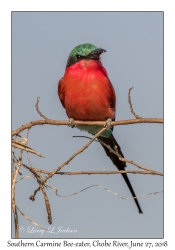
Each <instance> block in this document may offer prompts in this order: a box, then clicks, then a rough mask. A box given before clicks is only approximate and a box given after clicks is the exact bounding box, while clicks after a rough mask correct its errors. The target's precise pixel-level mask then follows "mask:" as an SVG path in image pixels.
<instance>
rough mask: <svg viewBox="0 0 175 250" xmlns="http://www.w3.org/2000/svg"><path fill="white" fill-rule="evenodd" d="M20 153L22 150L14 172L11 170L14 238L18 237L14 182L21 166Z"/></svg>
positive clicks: (20, 155)
mask: <svg viewBox="0 0 175 250" xmlns="http://www.w3.org/2000/svg"><path fill="white" fill-rule="evenodd" d="M22 153H23V151H22V150H21V151H20V154H19V161H18V165H17V168H16V172H15V173H14V172H13V176H12V210H13V214H14V220H15V237H16V238H19V223H18V214H17V210H16V202H15V183H16V178H17V176H18V173H19V169H20V167H21V161H22Z"/></svg>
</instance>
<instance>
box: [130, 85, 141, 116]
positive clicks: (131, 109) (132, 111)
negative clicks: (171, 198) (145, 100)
mask: <svg viewBox="0 0 175 250" xmlns="http://www.w3.org/2000/svg"><path fill="white" fill-rule="evenodd" d="M132 89H133V87H132V88H130V89H129V92H128V102H129V105H130V111H131V113H132V114H133V116H135V118H136V119H143V118H142V117H141V116H139V115H137V114H136V113H135V112H134V110H133V107H132V103H131V96H130V94H131V90H132Z"/></svg>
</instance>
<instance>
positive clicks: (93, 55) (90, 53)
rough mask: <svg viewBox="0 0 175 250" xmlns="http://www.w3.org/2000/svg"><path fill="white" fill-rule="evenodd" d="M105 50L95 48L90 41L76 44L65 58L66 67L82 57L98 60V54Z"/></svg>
mask: <svg viewBox="0 0 175 250" xmlns="http://www.w3.org/2000/svg"><path fill="white" fill-rule="evenodd" d="M103 52H106V50H104V49H101V48H97V47H96V46H95V45H93V44H90V43H85V44H80V45H78V46H76V47H75V48H74V49H73V50H72V51H71V52H70V55H69V57H68V60H67V65H66V66H67V67H68V66H71V65H72V64H74V63H77V62H79V61H80V60H82V59H86V60H99V56H100V54H102V53H103Z"/></svg>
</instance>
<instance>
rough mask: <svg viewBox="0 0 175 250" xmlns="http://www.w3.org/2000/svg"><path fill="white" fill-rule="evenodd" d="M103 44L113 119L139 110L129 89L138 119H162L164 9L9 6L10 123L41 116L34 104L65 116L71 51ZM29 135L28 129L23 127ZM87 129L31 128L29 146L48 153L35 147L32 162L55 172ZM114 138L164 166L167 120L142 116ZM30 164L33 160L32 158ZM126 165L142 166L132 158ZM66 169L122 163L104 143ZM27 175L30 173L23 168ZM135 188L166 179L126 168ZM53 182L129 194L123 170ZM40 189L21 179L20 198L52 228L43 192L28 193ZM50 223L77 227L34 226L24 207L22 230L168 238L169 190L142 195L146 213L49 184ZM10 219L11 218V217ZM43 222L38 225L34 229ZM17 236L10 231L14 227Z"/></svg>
mask: <svg viewBox="0 0 175 250" xmlns="http://www.w3.org/2000/svg"><path fill="white" fill-rule="evenodd" d="M87 42H89V43H92V44H94V45H96V46H98V47H102V48H103V49H106V50H107V53H105V54H103V55H102V62H103V65H104V66H105V68H106V69H107V71H108V75H109V78H110V80H111V82H112V83H113V86H114V89H115V91H116V95H117V109H116V110H117V112H116V119H117V120H121V119H122V120H123V119H130V118H133V116H132V114H131V113H130V109H129V105H128V102H127V98H128V89H129V88H130V87H134V89H133V90H132V92H131V98H132V103H133V107H134V110H135V112H136V113H137V114H138V115H140V116H142V117H157V118H162V117H163V13H162V12H62V13H60V12H42V13H41V12H35V13H34V12H13V14H12V129H13V130H14V129H16V128H18V127H20V126H21V125H22V124H26V123H28V122H30V121H31V120H36V119H40V117H39V115H38V114H37V112H36V111H35V102H36V98H37V97H38V96H40V97H41V99H40V104H39V107H40V110H41V111H42V112H43V113H44V114H45V115H46V116H47V117H49V118H51V119H57V120H65V119H67V116H66V113H65V110H64V109H63V107H62V105H61V103H60V101H59V98H58V96H57V82H58V81H59V79H60V78H61V77H62V76H63V74H64V70H65V65H66V61H67V57H68V55H69V53H70V51H71V50H72V49H73V48H74V47H75V46H77V45H79V44H81V43H87ZM22 134H23V135H26V132H25V133H22ZM73 135H88V134H86V133H82V132H80V131H79V130H77V129H71V128H69V127H67V126H58V127H56V126H48V125H44V126H37V127H36V126H35V127H33V128H32V129H31V131H30V134H29V146H31V147H33V148H34V149H36V150H37V151H39V152H40V153H41V154H43V155H44V156H45V158H44V159H42V158H38V157H36V156H34V155H31V162H32V165H33V167H36V168H40V169H46V170H48V171H52V170H54V169H55V168H57V166H59V165H61V164H62V163H63V162H64V161H65V160H67V159H68V158H69V157H70V156H71V155H72V154H73V153H74V152H75V151H76V150H78V149H79V148H81V147H82V146H83V145H84V144H85V143H86V142H87V140H86V139H82V138H72V136H73ZM114 136H115V137H116V138H117V141H118V142H119V144H120V146H121V148H122V151H123V153H124V155H125V157H126V158H127V159H131V160H133V161H135V162H137V163H139V164H141V165H143V166H145V167H148V168H151V169H154V170H157V171H163V126H162V125H161V124H137V125H128V126H118V127H117V126H116V127H115V128H114ZM24 162H25V163H26V164H28V162H27V158H26V157H25V158H24ZM127 169H128V170H129V169H136V168H135V167H134V166H132V165H129V164H127ZM63 170H64V171H79V170H84V171H87V170H93V171H100V170H116V168H115V166H114V165H113V164H112V162H111V161H110V160H109V159H108V157H107V156H106V155H105V153H104V150H103V149H102V147H101V146H100V145H99V144H98V143H95V142H94V143H93V144H92V145H91V146H90V147H89V148H88V149H87V150H86V151H85V152H84V153H82V154H81V155H79V156H77V157H76V158H75V159H74V160H73V161H72V162H71V163H69V165H68V166H66V167H64V168H63ZM21 172H22V174H23V176H26V175H30V173H29V172H28V171H26V170H25V169H23V168H21ZM129 178H130V180H131V183H132V185H133V188H134V190H135V192H136V194H137V195H141V194H148V193H150V192H156V191H162V190H163V178H162V177H160V176H151V175H150V176H149V175H145V176H142V175H129ZM49 184H50V185H52V186H55V187H56V188H58V191H59V193H60V194H62V195H64V194H71V193H73V192H77V191H79V190H81V189H83V188H85V187H87V186H90V185H92V184H99V185H102V186H104V187H106V188H108V189H110V190H111V191H113V192H116V193H118V194H120V195H122V196H124V197H131V195H130V192H129V190H128V188H127V186H126V184H125V182H124V180H123V178H122V177H121V176H120V175H99V176H98V175H90V176H88V175H87V176H86V175H83V176H54V177H53V178H52V179H50V180H49ZM36 188H37V183H36V181H35V180H34V179H25V180H22V181H21V182H19V183H18V184H17V185H16V202H17V206H18V207H19V208H20V209H21V210H22V211H23V212H24V213H25V214H26V215H27V216H28V217H29V218H31V219H33V220H34V221H36V222H37V223H38V224H40V225H42V226H43V227H46V228H47V227H48V226H49V224H48V222H47V214H46V210H45V205H44V200H43V196H42V194H41V192H39V193H38V194H37V195H36V200H35V201H34V202H32V201H30V200H29V199H28V197H29V196H30V195H31V194H33V191H34V189H36ZM47 193H48V196H49V200H50V204H51V209H52V218H53V223H52V226H53V227H55V231H56V228H58V227H62V228H63V229H67V228H69V229H72V230H77V233H60V234H49V233H47V232H45V233H44V234H43V235H40V234H39V232H38V233H37V232H36V233H33V234H30V233H29V232H27V228H28V227H29V226H32V227H33V225H32V224H30V222H28V221H27V220H26V219H25V218H24V217H22V216H21V215H20V214H19V223H20V226H21V227H23V229H24V232H22V231H21V233H20V237H21V238H161V237H163V194H157V195H150V196H146V197H144V198H141V199H139V202H140V205H141V207H142V210H143V215H140V214H138V211H137V208H136V206H135V203H134V201H133V200H129V201H126V200H123V199H120V198H118V197H117V196H114V195H112V194H110V193H108V192H106V191H105V190H103V189H100V188H97V187H93V188H91V189H88V190H86V191H84V192H82V193H80V194H78V195H75V196H72V197H67V198H59V197H57V196H56V195H55V193H54V191H52V190H49V189H48V190H47ZM12 225H13V220H12ZM35 229H37V228H35ZM12 236H13V237H14V227H13V232H12Z"/></svg>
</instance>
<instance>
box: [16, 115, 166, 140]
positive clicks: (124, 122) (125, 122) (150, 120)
mask: <svg viewBox="0 0 175 250" xmlns="http://www.w3.org/2000/svg"><path fill="white" fill-rule="evenodd" d="M137 123H163V119H161V118H141V119H131V120H121V121H113V122H111V126H117V125H129V124H137ZM44 124H47V125H48V124H49V125H55V126H58V125H69V120H67V121H58V120H51V119H48V120H36V121H31V122H29V123H28V124H25V125H22V126H21V127H20V128H18V129H16V130H14V131H12V136H14V135H17V134H19V133H21V132H22V131H24V130H25V129H29V128H31V127H33V126H37V125H44ZM74 124H75V125H101V126H105V124H106V122H105V121H104V122H103V121H95V122H94V121H74Z"/></svg>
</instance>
